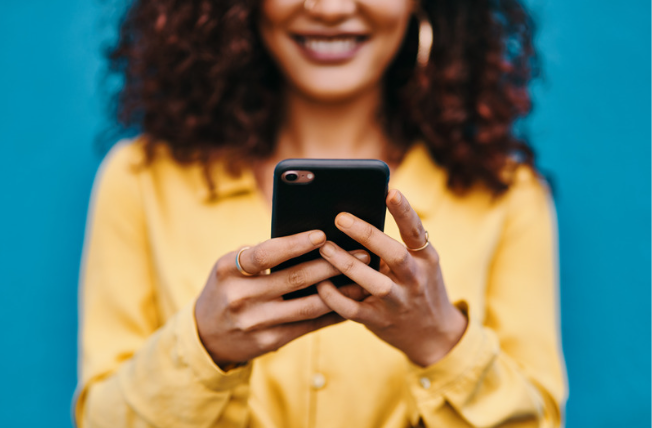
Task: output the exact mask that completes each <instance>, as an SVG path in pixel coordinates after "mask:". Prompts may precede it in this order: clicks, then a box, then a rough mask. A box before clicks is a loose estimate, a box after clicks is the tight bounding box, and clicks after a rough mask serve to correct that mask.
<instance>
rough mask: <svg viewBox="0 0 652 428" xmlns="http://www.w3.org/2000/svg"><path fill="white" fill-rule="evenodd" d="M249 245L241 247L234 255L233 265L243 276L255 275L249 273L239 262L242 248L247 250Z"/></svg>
mask: <svg viewBox="0 0 652 428" xmlns="http://www.w3.org/2000/svg"><path fill="white" fill-rule="evenodd" d="M249 248H251V247H242V248H241V249H240V251H238V254H237V255H236V256H235V267H236V268H237V269H238V270H239V271H240V273H241V274H243V275H244V276H254V275H256V274H255V273H249V272H247V271H246V270H244V268H243V267H242V264H241V263H240V256H241V255H242V252H243V251H244V250H248V249H249Z"/></svg>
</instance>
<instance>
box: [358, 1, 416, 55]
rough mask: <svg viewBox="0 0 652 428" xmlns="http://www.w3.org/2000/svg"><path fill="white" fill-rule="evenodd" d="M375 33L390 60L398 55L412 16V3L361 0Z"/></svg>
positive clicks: (361, 5)
mask: <svg viewBox="0 0 652 428" xmlns="http://www.w3.org/2000/svg"><path fill="white" fill-rule="evenodd" d="M359 6H360V10H361V13H364V14H365V15H366V17H367V19H368V21H369V23H370V24H371V25H372V27H373V32H374V33H375V34H376V36H377V37H378V38H379V39H382V44H383V45H384V49H383V52H382V53H384V54H385V55H384V56H388V57H390V58H393V57H394V55H395V54H396V53H397V51H398V49H399V47H400V45H401V42H402V41H403V38H404V37H405V33H406V31H407V26H408V23H409V21H410V17H411V15H412V2H411V1H407V0H360V1H359Z"/></svg>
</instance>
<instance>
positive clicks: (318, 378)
mask: <svg viewBox="0 0 652 428" xmlns="http://www.w3.org/2000/svg"><path fill="white" fill-rule="evenodd" d="M324 385H326V378H325V377H324V375H323V374H321V373H315V374H314V375H312V388H313V389H322V388H323V387H324Z"/></svg>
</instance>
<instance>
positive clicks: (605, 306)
mask: <svg viewBox="0 0 652 428" xmlns="http://www.w3.org/2000/svg"><path fill="white" fill-rule="evenodd" d="M529 3H530V4H532V7H533V11H534V12H535V15H536V16H537V17H538V19H539V22H540V30H541V31H540V37H539V39H538V42H539V43H538V44H539V47H540V48H541V50H542V51H543V57H544V66H545V69H546V79H547V80H546V81H545V82H542V83H539V84H537V85H536V86H535V88H534V91H535V94H536V95H537V99H536V102H537V104H536V111H535V114H534V115H533V117H532V119H531V120H530V121H529V129H530V133H531V136H532V139H533V141H534V144H535V146H536V147H537V149H538V152H539V154H540V164H541V165H542V166H543V168H544V169H545V170H547V171H549V172H551V173H552V174H553V176H554V177H555V181H556V188H557V196H556V198H557V209H558V214H559V227H560V253H561V279H562V283H561V287H562V288H561V301H562V317H563V342H564V348H565V352H566V359H567V366H568V371H569V376H570V389H571V395H570V400H569V404H568V426H569V427H571V428H576V427H615V426H618V427H649V426H650V337H651V333H650V21H649V19H650V4H649V2H647V1H644V0H629V1H625V2H617V3H613V2H607V1H603V0H601V1H595V0H594V1H589V0H555V1H551V0H550V1H546V0H530V2H529ZM109 9H110V7H109V6H107V5H106V2H104V3H103V2H93V1H88V0H67V1H63V2H53V1H45V0H32V1H23V2H5V4H4V7H3V11H2V13H0V52H2V55H0V183H2V185H1V188H2V193H1V194H2V210H1V211H0V264H1V269H0V275H2V276H1V278H2V280H1V281H2V286H1V287H0V301H1V302H3V304H4V308H3V310H2V311H0V325H2V350H3V351H2V352H1V353H0V379H2V380H3V382H2V384H1V385H0V403H1V404H0V426H2V427H18V426H21V427H40V426H47V427H51V428H59V427H70V426H71V423H70V417H69V402H70V399H71V395H72V392H73V389H74V384H75V364H76V328H77V314H76V309H77V307H76V296H77V288H76V287H77V284H76V282H77V272H78V265H79V259H80V255H81V246H82V238H83V231H84V219H85V215H86V209H87V203H88V197H89V194H90V188H91V184H92V179H93V174H94V171H95V169H96V168H97V166H98V163H99V161H100V159H99V155H98V154H97V153H96V152H95V151H94V149H93V143H92V142H93V139H94V137H95V135H96V134H97V132H98V131H99V130H100V129H101V124H102V114H101V112H102V103H103V99H102V97H101V94H99V93H98V82H99V75H98V71H99V70H100V68H101V65H102V62H101V58H100V55H99V46H100V45H101V42H102V40H106V37H107V35H108V34H110V30H109V27H107V18H106V17H107V14H108V16H110V12H111V11H110V10H109Z"/></svg>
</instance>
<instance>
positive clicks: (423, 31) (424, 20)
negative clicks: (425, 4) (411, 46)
mask: <svg viewBox="0 0 652 428" xmlns="http://www.w3.org/2000/svg"><path fill="white" fill-rule="evenodd" d="M415 15H416V17H417V20H418V21H419V50H418V51H417V63H418V64H419V67H421V68H426V66H427V65H428V60H429V59H430V51H431V50H432V40H433V38H434V37H433V30H432V25H431V24H430V20H429V19H428V14H427V13H426V12H425V11H424V10H423V9H422V8H421V7H417V10H416V12H415Z"/></svg>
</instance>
